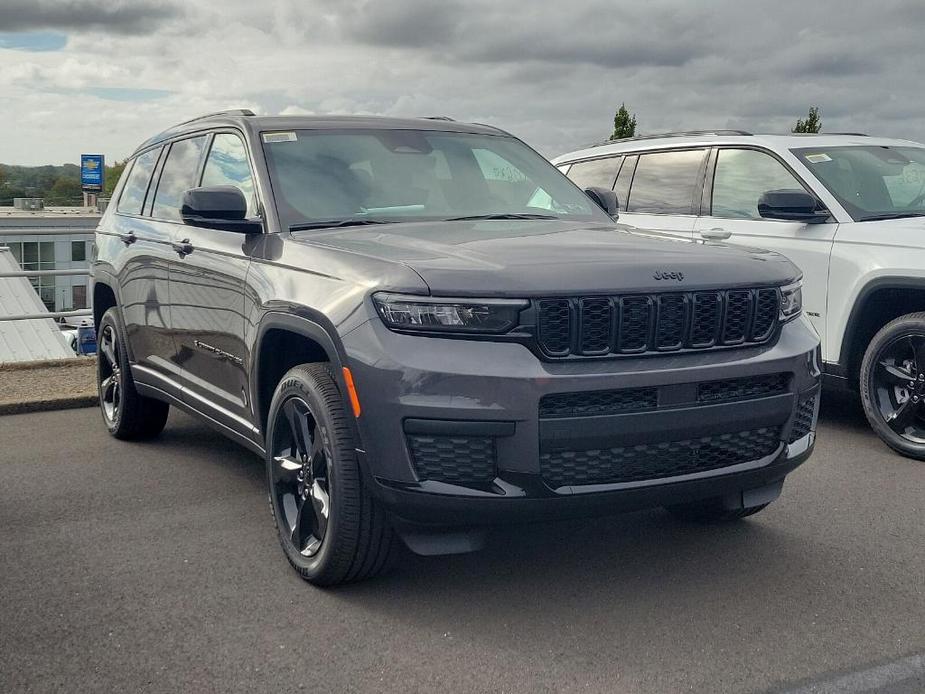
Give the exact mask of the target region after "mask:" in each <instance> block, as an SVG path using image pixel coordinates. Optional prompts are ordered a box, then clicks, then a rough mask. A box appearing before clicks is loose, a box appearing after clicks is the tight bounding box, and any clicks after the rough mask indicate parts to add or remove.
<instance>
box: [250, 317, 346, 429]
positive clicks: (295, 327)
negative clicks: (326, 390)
mask: <svg viewBox="0 0 925 694" xmlns="http://www.w3.org/2000/svg"><path fill="white" fill-rule="evenodd" d="M332 332H333V335H332ZM335 335H336V332H335V331H334V329H333V326H331V327H330V328H327V327H325V326H324V325H322V323H321V322H320V321H316V320H313V319H311V318H308V317H305V316H301V315H297V314H293V313H288V312H287V313H283V312H270V313H267V314H266V315H265V316H264V318H263V319H262V320H261V321H260V327H259V328H258V330H257V336H256V339H255V342H254V360H253V364H252V372H253V374H254V377H253V378H252V379H251V399H252V402H253V403H254V412H255V415H256V419H257V422H256V424H257V426H258V428H259V429H260V432H261V435H264V434H265V432H266V428H267V419H268V416H269V412H270V402H271V400H272V399H273V393H274V392H275V390H276V386H277V385H278V384H279V382H280V380H281V379H282V377H283V375H285V373H286V372H287V371H289V369H291V368H292V367H293V366H296V365H298V364H306V363H318V362H329V363H330V364H331V367H332V371H333V372H334V378H335V380H336V381H337V386H338V388H339V390H340V393H341V397H342V398H343V401H344V407H345V408H346V410H347V412H351V405H350V400H349V396H348V394H347V389H346V383H345V381H344V374H343V367H344V365H345V357H344V352H343V346H342V345H341V343H340V339H339V338H337V337H335ZM351 419H352V418H351ZM353 421H354V423H355V420H353ZM354 434H355V436H356V437H357V438H356V440H357V442H358V443H359V431H358V430H357V427H356V426H355V424H354Z"/></svg>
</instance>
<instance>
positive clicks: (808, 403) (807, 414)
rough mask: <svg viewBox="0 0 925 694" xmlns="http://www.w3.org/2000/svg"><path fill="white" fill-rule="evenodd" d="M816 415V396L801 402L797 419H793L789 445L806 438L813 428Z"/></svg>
mask: <svg viewBox="0 0 925 694" xmlns="http://www.w3.org/2000/svg"><path fill="white" fill-rule="evenodd" d="M815 415H816V396H813V397H811V398H806V399H805V400H802V401H800V404H799V405H798V406H797V414H796V417H794V418H793V428H792V429H791V430H790V438H788V439H787V443H793V442H794V441H798V440H799V439H802V438H803V437H804V436H806V435H807V434H808V433H809V432H810V431H812V428H813V419H814V418H815Z"/></svg>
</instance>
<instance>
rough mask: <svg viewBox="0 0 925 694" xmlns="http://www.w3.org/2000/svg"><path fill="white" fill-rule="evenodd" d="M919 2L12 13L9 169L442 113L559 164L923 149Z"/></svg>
mask: <svg viewBox="0 0 925 694" xmlns="http://www.w3.org/2000/svg"><path fill="white" fill-rule="evenodd" d="M923 31H925V2H922V0H878V1H877V2H870V1H869V0H809V1H807V0H798V1H794V0H776V1H775V2H774V3H769V2H766V1H764V2H753V1H752V0H715V1H710V2H707V1H701V0H697V1H696V2H695V1H694V0H645V1H644V2H625V3H619V2H613V1H612V0H570V1H569V2H536V1H534V2H525V1H524V0H260V1H258V2H254V1H253V0H196V1H195V2H189V1H188V0H184V1H179V0H0V162H4V163H14V164H44V163H62V162H65V161H71V162H76V161H77V160H78V158H79V155H80V153H81V152H102V153H104V154H105V155H106V156H107V159H108V160H109V161H112V160H113V159H118V158H122V157H124V156H126V155H127V154H128V153H130V152H131V150H132V149H133V148H134V147H135V146H136V145H137V144H138V143H139V142H141V141H142V140H144V139H146V138H147V137H148V136H150V135H151V134H153V133H154V132H156V131H158V130H160V129H162V128H164V127H167V126H169V125H171V124H173V123H175V122H178V121H181V120H185V119H187V118H190V117H192V116H195V115H198V114H201V113H204V112H208V111H214V110H219V109H223V108H230V107H248V108H251V109H253V110H254V111H257V112H259V113H267V114H273V113H365V114H383V115H402V116H408V115H411V116H417V115H437V114H440V115H449V116H452V117H454V118H457V119H463V120H473V121H478V122H487V123H492V124H494V125H498V126H500V127H502V128H505V129H507V130H509V131H511V132H513V133H514V134H516V135H518V136H520V137H521V138H523V139H525V140H527V141H528V142H529V143H531V144H533V145H534V146H536V147H537V148H538V149H540V151H542V152H543V153H545V154H547V155H555V154H559V153H561V152H563V151H567V150H569V149H572V148H574V147H577V146H578V145H581V144H584V143H587V142H593V141H596V140H599V139H602V138H605V137H606V136H607V135H608V134H609V132H610V127H611V122H612V118H613V112H614V109H615V106H618V105H619V104H620V102H621V101H625V102H626V103H627V106H628V107H629V108H630V109H631V110H632V111H635V112H636V114H637V117H638V120H639V131H640V132H657V131H660V130H668V129H693V128H710V127H737V128H746V129H750V130H757V131H764V132H773V131H777V132H783V131H787V130H789V128H790V127H791V125H792V123H793V122H794V120H795V119H796V118H797V117H798V116H801V115H804V114H805V113H806V110H807V108H808V107H809V105H810V104H819V105H820V106H821V108H822V115H823V129H824V130H830V131H836V130H852V131H857V130H859V131H862V132H869V133H876V134H881V135H888V136H899V137H907V138H911V139H918V140H925V121H923V118H922V105H923V104H925V90H923V89H922V79H921V74H922V63H923V59H925V50H923V45H925V44H923V41H922V38H923Z"/></svg>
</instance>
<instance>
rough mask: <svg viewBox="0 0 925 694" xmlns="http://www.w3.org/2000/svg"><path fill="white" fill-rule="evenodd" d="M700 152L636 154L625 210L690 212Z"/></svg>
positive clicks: (696, 188)
mask: <svg viewBox="0 0 925 694" xmlns="http://www.w3.org/2000/svg"><path fill="white" fill-rule="evenodd" d="M703 155H704V150H702V149H695V150H684V151H681V152H655V153H653V154H643V155H640V157H639V163H638V164H637V165H636V174H635V175H634V176H633V185H632V188H631V189H630V193H629V201H628V203H627V207H626V210H627V212H647V213H651V214H693V213H694V205H693V200H694V191H695V190H699V189H700V185H699V184H700V177H699V173H700V165H701V164H702V163H703Z"/></svg>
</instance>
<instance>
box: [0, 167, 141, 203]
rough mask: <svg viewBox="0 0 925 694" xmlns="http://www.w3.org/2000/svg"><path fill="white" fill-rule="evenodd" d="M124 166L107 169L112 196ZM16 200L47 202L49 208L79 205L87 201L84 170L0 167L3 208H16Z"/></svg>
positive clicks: (107, 180)
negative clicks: (10, 206)
mask: <svg viewBox="0 0 925 694" xmlns="http://www.w3.org/2000/svg"><path fill="white" fill-rule="evenodd" d="M124 166H125V164H124V163H119V162H117V163H116V164H115V165H114V166H107V167H106V191H105V192H106V193H111V192H112V189H113V187H114V186H115V184H116V181H117V180H118V178H119V176H120V175H121V173H122V169H123V168H124ZM13 198H45V204H46V205H79V204H80V203H81V202H82V201H83V193H82V191H81V188H80V167H79V166H78V165H77V164H62V165H61V166H53V165H51V164H49V165H46V166H14V165H12V164H0V206H8V205H12V204H13Z"/></svg>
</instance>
